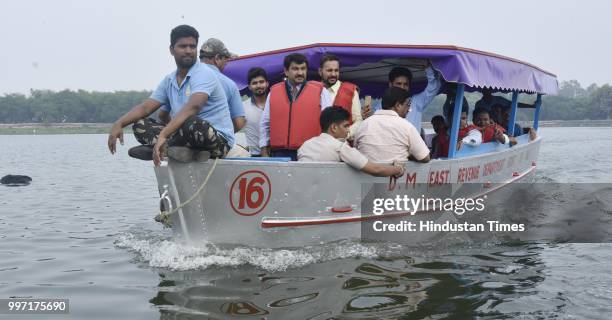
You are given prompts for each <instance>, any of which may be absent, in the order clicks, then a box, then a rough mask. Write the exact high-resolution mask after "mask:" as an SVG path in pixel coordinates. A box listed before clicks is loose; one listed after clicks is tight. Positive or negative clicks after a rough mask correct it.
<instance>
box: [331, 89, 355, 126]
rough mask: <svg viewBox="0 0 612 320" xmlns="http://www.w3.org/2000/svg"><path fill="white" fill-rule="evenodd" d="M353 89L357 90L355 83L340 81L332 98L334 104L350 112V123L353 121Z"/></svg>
mask: <svg viewBox="0 0 612 320" xmlns="http://www.w3.org/2000/svg"><path fill="white" fill-rule="evenodd" d="M355 90H357V86H356V85H354V84H352V83H350V82H344V81H343V82H342V83H340V89H338V93H337V94H336V98H335V99H334V106H337V107H342V109H344V110H346V111H348V112H349V113H350V114H351V116H350V117H349V122H350V123H351V124H352V123H353V116H352V114H353V95H354V94H355Z"/></svg>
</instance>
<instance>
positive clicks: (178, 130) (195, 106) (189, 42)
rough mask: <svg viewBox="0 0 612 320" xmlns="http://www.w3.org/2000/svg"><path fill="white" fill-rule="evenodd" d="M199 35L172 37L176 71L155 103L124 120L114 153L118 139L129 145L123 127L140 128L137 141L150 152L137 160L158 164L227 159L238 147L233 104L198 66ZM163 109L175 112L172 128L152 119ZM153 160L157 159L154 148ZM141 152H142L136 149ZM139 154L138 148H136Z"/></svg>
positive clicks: (187, 31) (182, 32)
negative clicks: (169, 160) (164, 160)
mask: <svg viewBox="0 0 612 320" xmlns="http://www.w3.org/2000/svg"><path fill="white" fill-rule="evenodd" d="M198 38H199V34H198V31H197V30H196V29H195V28H193V27H191V26H188V25H180V26H178V27H176V28H174V29H172V32H171V33H170V54H171V55H172V56H174V60H175V63H176V67H177V69H176V71H174V72H172V73H171V74H169V75H167V76H166V77H165V78H164V79H163V80H162V81H161V82H160V84H159V86H158V87H157V89H156V90H155V91H154V92H153V94H152V95H151V97H150V98H149V99H146V100H145V101H143V102H142V103H141V104H139V105H136V106H135V107H133V108H132V110H130V111H129V112H127V113H126V114H124V115H123V116H121V118H119V119H118V120H117V121H116V122H115V123H114V124H113V126H112V128H111V131H110V133H109V136H108V149H109V150H110V152H111V153H115V152H116V143H117V139H119V141H120V142H121V144H123V127H125V126H127V125H129V124H132V123H134V126H133V130H134V135H135V136H136V139H137V140H138V141H139V142H140V143H141V144H143V145H146V146H144V147H142V146H141V147H140V149H136V151H135V152H132V150H130V154H131V155H132V156H136V157H139V158H141V159H149V160H150V159H151V158H152V159H153V161H154V163H155V165H159V164H160V162H161V158H162V155H163V153H164V150H165V149H166V148H165V147H166V144H168V145H170V146H171V147H170V148H168V155H169V156H171V157H173V158H174V159H176V160H179V161H191V160H203V159H206V158H208V157H209V156H210V157H213V158H221V157H224V156H225V155H226V154H227V152H228V151H229V149H230V148H231V147H232V146H233V145H234V130H233V126H232V121H231V118H230V115H229V108H228V106H227V99H226V97H225V93H224V92H223V88H221V86H220V85H219V83H218V81H217V77H216V76H215V74H214V73H213V71H211V70H210V69H209V68H208V67H206V66H204V65H203V64H200V63H199V62H198V61H197V55H196V53H197V47H198ZM162 105H167V106H169V108H170V114H172V119H171V120H170V122H168V124H167V125H165V126H164V125H163V124H161V123H157V122H155V121H153V120H152V119H149V118H147V117H148V116H149V115H150V114H152V113H153V112H155V111H156V110H158V109H159V108H160V107H161V106H162ZM150 146H153V148H152V154H151V147H150ZM136 148H139V147H136ZM132 149H135V148H132Z"/></svg>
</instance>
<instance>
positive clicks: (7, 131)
mask: <svg viewBox="0 0 612 320" xmlns="http://www.w3.org/2000/svg"><path fill="white" fill-rule="evenodd" d="M519 123H520V124H521V125H525V126H530V125H531V124H532V122H531V121H527V122H522V121H521V122H519ZM111 126H112V123H0V135H28V134H29V135H41V134H100V133H108V132H109V131H110V128H111ZM540 126H541V127H612V120H548V121H540ZM423 127H424V128H430V127H431V124H430V123H428V122H423ZM125 130H130V127H129V126H128V127H126V129H125Z"/></svg>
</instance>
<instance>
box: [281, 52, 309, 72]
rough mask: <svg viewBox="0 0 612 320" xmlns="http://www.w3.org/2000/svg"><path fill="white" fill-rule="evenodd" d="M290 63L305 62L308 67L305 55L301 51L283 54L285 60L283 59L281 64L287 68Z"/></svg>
mask: <svg viewBox="0 0 612 320" xmlns="http://www.w3.org/2000/svg"><path fill="white" fill-rule="evenodd" d="M291 63H295V64H302V63H305V64H306V67H308V61H307V60H306V56H304V55H303V54H301V53H292V54H289V55H286V56H285V60H284V61H283V66H284V67H285V69H289V66H290V65H291Z"/></svg>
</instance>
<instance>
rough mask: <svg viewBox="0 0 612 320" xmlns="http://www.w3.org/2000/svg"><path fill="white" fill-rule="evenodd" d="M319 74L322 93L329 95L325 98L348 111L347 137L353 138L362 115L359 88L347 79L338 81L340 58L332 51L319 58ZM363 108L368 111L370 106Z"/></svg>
mask: <svg viewBox="0 0 612 320" xmlns="http://www.w3.org/2000/svg"><path fill="white" fill-rule="evenodd" d="M319 76H321V83H323V86H324V87H325V89H324V90H323V93H322V94H324V95H328V96H329V98H328V99H327V100H328V101H332V102H333V103H332V105H334V106H336V107H342V108H343V109H344V110H346V111H348V112H349V114H350V126H351V127H350V128H351V129H350V131H349V135H348V138H347V139H349V140H353V137H354V136H355V133H356V132H357V129H358V128H359V125H360V124H361V121H362V120H363V115H364V114H363V113H364V112H363V111H362V109H361V102H360V101H359V88H358V87H357V86H356V85H354V84H352V83H350V82H348V81H340V58H338V56H336V55H334V54H332V53H326V54H324V55H323V57H322V58H321V64H320V67H319ZM364 110H366V112H369V111H367V110H370V106H365V108H364Z"/></svg>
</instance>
